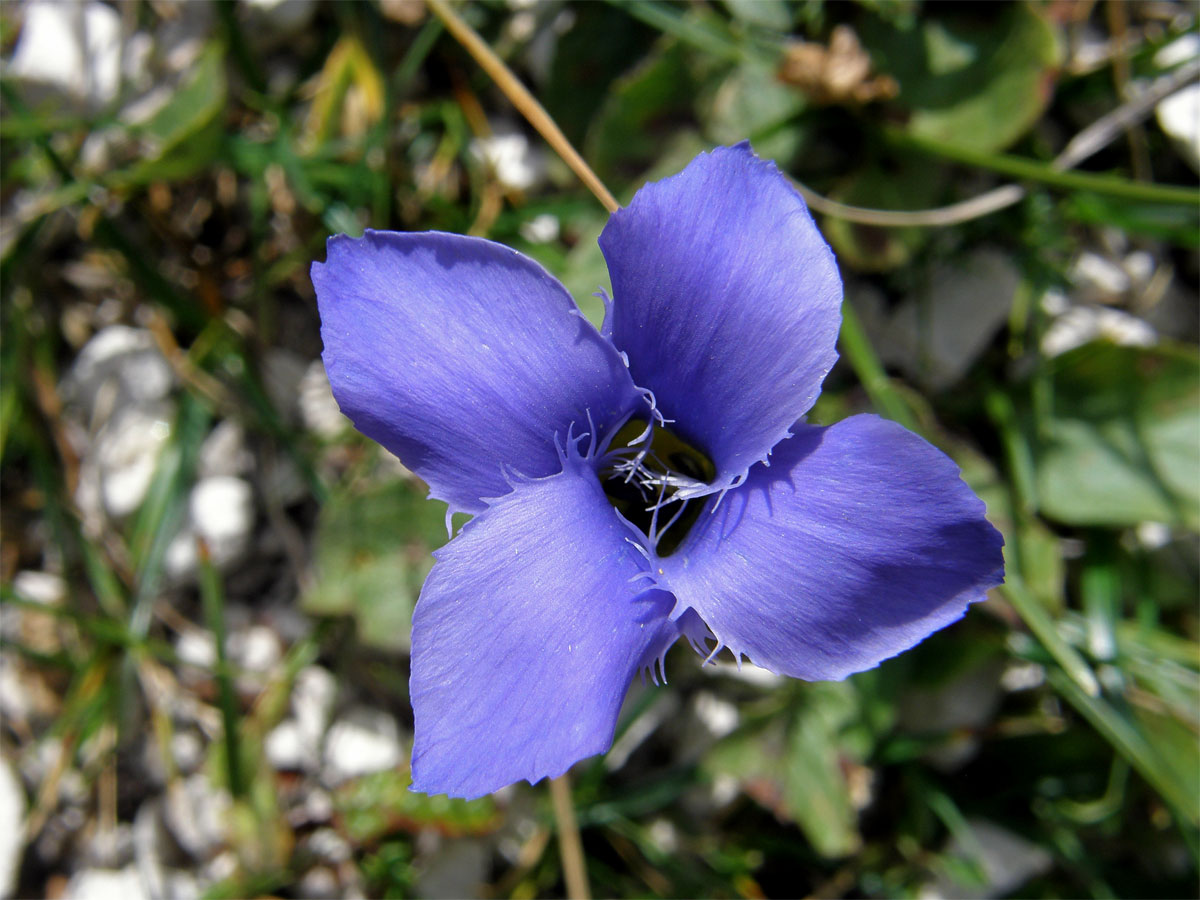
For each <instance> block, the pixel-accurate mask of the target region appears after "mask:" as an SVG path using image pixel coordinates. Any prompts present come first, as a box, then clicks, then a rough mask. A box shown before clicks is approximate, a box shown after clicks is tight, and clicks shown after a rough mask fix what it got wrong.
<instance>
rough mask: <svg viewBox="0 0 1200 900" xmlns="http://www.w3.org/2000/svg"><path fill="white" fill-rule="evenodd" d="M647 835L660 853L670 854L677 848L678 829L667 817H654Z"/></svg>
mask: <svg viewBox="0 0 1200 900" xmlns="http://www.w3.org/2000/svg"><path fill="white" fill-rule="evenodd" d="M647 836H648V837H649V838H650V841H651V843H653V844H654V846H655V847H657V848H658V851H659V852H660V853H665V854H668V855H671V854H673V853H675V852H676V851H677V850H678V849H679V829H678V828H676V827H675V825H674V824H673V823H672V822H671V821H670V820H669V819H655V820H654V821H653V822H651V823H650V828H649V829H648V832H647Z"/></svg>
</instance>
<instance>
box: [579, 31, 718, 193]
mask: <svg viewBox="0 0 1200 900" xmlns="http://www.w3.org/2000/svg"><path fill="white" fill-rule="evenodd" d="M698 87H699V85H698V84H697V82H696V81H695V79H694V78H693V77H692V73H691V71H690V69H689V66H688V56H687V49H686V48H685V47H684V45H683V44H681V43H679V42H678V41H675V40H671V39H670V38H664V39H663V40H662V41H661V42H660V43H659V44H658V45H657V46H656V48H655V49H654V50H652V51H651V52H650V53H648V54H647V55H646V56H645V57H644V58H643V59H642V61H641V62H640V63H639V64H638V65H637V66H636V67H635V68H634V69H633V70H632V71H630V72H629V73H627V74H626V75H623V76H622V77H621V78H619V79H617V80H616V81H615V82H613V86H612V89H611V91H610V92H609V94H608V97H607V99H606V100H605V102H604V105H603V106H602V107H600V111H599V113H597V115H596V117H595V118H594V119H593V120H592V125H591V127H590V128H589V129H588V135H587V140H586V141H585V143H584V156H585V157H587V159H588V160H589V162H591V164H592V167H593V168H594V169H595V170H596V173H597V174H598V175H599V176H600V177H601V178H606V179H611V178H613V176H619V175H622V174H624V175H625V176H626V177H632V176H635V175H638V174H640V173H641V172H643V171H645V170H646V169H647V168H649V167H650V166H651V165H652V164H653V163H655V162H656V161H657V160H658V158H659V156H660V154H661V151H662V145H663V142H664V140H665V139H666V138H667V137H668V136H669V135H670V134H671V133H672V132H674V131H675V130H677V126H678V122H679V120H680V119H681V118H683V119H687V118H690V117H691V106H692V101H693V99H694V97H695V95H696V91H697V90H698Z"/></svg>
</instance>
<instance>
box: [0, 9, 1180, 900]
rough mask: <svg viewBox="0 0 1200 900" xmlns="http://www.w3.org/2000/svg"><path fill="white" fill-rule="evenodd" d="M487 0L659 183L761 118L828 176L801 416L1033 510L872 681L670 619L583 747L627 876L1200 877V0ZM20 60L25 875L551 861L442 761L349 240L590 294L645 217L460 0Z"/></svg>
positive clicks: (16, 389)
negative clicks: (567, 146)
mask: <svg viewBox="0 0 1200 900" xmlns="http://www.w3.org/2000/svg"><path fill="white" fill-rule="evenodd" d="M455 8H456V9H457V10H458V12H459V14H460V15H462V16H463V17H464V18H466V19H467V20H468V21H469V22H470V23H471V24H472V25H473V26H474V27H475V28H477V29H478V30H479V31H480V33H481V34H482V35H483V36H484V38H485V39H486V40H487V41H488V43H489V44H490V46H491V47H492V48H494V50H495V51H496V53H498V54H499V55H500V56H501V57H502V58H503V59H505V60H506V61H507V62H508V63H509V65H511V66H512V67H513V68H514V70H515V71H516V72H517V74H518V75H519V76H520V77H521V79H522V80H523V81H524V82H525V83H526V84H527V85H528V86H529V87H530V89H531V90H532V91H533V93H534V94H535V96H537V97H538V98H539V99H540V100H541V101H542V102H543V103H544V105H545V106H546V108H547V109H548V111H549V112H550V114H551V115H552V116H553V118H554V119H555V120H556V121H557V122H558V123H559V125H560V126H561V127H562V129H563V130H564V131H565V132H566V134H567V136H568V137H569V138H570V139H571V140H572V141H573V142H574V143H575V144H576V146H577V147H579V148H580V150H581V152H582V153H583V155H584V156H585V158H586V159H587V160H588V161H589V162H590V163H591V165H592V166H593V167H594V168H595V169H596V171H597V172H598V173H599V175H600V176H601V178H602V179H603V180H604V181H605V182H606V184H607V185H608V187H609V188H610V189H611V190H612V191H613V192H614V193H615V194H616V195H617V196H618V198H620V199H621V200H622V201H628V199H629V197H630V196H631V195H632V192H633V191H634V190H635V189H636V187H637V186H638V185H639V184H641V183H642V182H643V181H645V180H647V179H651V178H657V177H661V176H663V175H667V174H670V173H673V172H675V171H677V170H678V169H680V168H681V167H682V166H683V165H684V164H685V163H686V162H687V161H688V160H690V159H691V157H692V156H694V155H695V154H696V153H697V152H698V151H700V150H703V149H707V148H710V147H712V146H713V145H715V144H724V143H732V142H735V141H739V140H742V139H744V138H749V139H750V140H752V141H753V143H754V146H755V148H756V150H757V151H758V152H759V154H761V155H763V156H766V157H771V158H774V159H776V160H777V161H778V162H779V165H780V166H781V168H782V169H783V170H784V171H785V172H787V173H789V174H790V175H791V176H793V177H794V178H795V179H797V180H798V181H799V182H801V183H802V184H803V185H804V186H805V190H806V191H808V194H807V195H808V196H809V197H811V198H812V200H811V202H812V205H813V208H814V210H815V211H816V212H817V214H818V219H819V222H820V225H821V227H822V230H823V231H824V233H825V234H826V236H827V237H828V239H829V240H830V242H831V243H832V244H833V246H834V248H835V250H836V251H837V254H838V257H839V260H840V262H841V265H842V272H843V276H844V278H845V282H846V295H847V304H846V309H847V319H846V325H845V327H844V329H843V334H842V340H841V345H840V349H841V353H842V361H841V362H840V363H839V365H838V367H837V368H836V369H835V370H834V371H833V373H832V374H831V375H830V377H829V379H828V381H827V384H826V390H825V393H824V394H823V396H822V398H821V401H820V403H819V404H818V406H817V408H816V409H815V410H814V412H813V415H812V419H813V420H814V421H818V422H822V423H828V422H832V421H836V420H837V419H840V418H842V417H844V416H846V415H850V414H852V413H856V412H862V411H872V410H873V411H877V412H879V413H881V414H883V415H886V416H889V417H891V418H894V419H897V420H900V421H902V422H904V423H905V424H906V425H908V426H910V427H912V428H914V429H916V430H918V431H919V432H920V433H922V434H923V435H925V436H926V437H927V438H929V439H930V440H932V441H933V442H934V443H936V444H937V445H938V446H940V447H942V448H943V449H945V450H946V452H947V453H949V454H950V455H951V456H952V457H953V458H954V459H955V460H956V461H958V463H959V464H960V465H961V466H962V468H963V471H964V476H965V477H966V479H967V480H968V481H969V482H970V483H971V485H972V486H973V487H974V488H975V489H976V490H977V491H978V492H979V494H980V495H981V496H982V497H984V498H985V500H986V501H987V504H988V508H989V514H990V518H991V520H992V521H993V522H994V523H995V524H996V525H997V526H998V527H999V528H1001V529H1002V530H1003V532H1004V535H1005V538H1006V541H1007V546H1006V551H1005V552H1006V560H1007V567H1008V582H1007V584H1006V585H1005V587H1003V588H1001V589H999V590H997V591H995V592H994V594H993V596H992V597H991V598H990V599H989V600H988V601H987V602H986V603H985V604H982V605H980V606H979V607H976V608H974V609H973V610H972V611H971V613H970V614H969V615H968V616H967V617H966V619H965V620H964V621H962V622H961V623H959V624H957V625H955V626H954V627H952V628H950V629H947V630H946V631H944V632H942V633H939V634H937V635H935V636H934V637H933V638H931V639H930V640H929V641H927V642H926V643H925V644H923V645H921V646H920V647H919V648H918V649H916V650H915V651H913V652H911V653H908V654H905V655H904V656H902V657H900V658H898V659H895V660H892V661H889V662H887V663H885V664H884V665H883V666H881V667H880V668H879V669H878V670H875V671H870V672H865V673H863V674H861V675H858V676H855V677H853V678H851V679H849V680H848V681H846V682H844V683H822V684H803V683H798V682H792V681H788V680H783V679H778V678H776V677H774V676H771V675H769V674H768V673H765V672H762V671H761V670H755V669H754V668H753V667H746V668H743V669H742V671H741V672H738V671H737V670H736V669H735V668H734V667H733V666H732V664H729V663H727V662H725V663H722V664H720V665H717V666H715V667H708V668H706V669H701V668H700V667H699V666H698V665H697V660H696V659H695V658H694V656H693V655H692V654H691V653H690V651H688V650H686V649H684V650H677V651H673V654H672V656H671V658H670V659H669V660H668V663H667V669H668V675H669V676H670V678H671V682H672V683H671V684H670V685H669V686H668V687H665V688H663V687H659V688H648V689H644V688H642V687H640V686H635V689H634V691H633V692H632V693H631V695H630V699H629V701H628V703H627V704H626V708H625V710H624V712H623V715H622V719H621V724H620V726H619V732H618V739H617V742H616V745H615V747H614V749H613V750H612V752H610V753H609V754H607V755H606V756H605V757H603V758H597V759H593V760H589V761H586V762H584V763H581V764H580V765H579V766H577V767H576V768H575V770H574V772H573V783H574V798H575V802H576V804H577V810H578V816H579V823H580V828H581V830H582V840H583V847H584V852H585V855H586V859H587V865H588V871H589V874H590V878H591V882H592V889H593V891H594V892H595V893H596V894H598V895H600V896H621V897H625V896H638V897H642V896H654V897H688V896H695V897H747V898H756V897H764V896H770V897H798V896H804V895H813V896H819V897H834V896H848V897H898V896H914V897H930V898H932V897H1001V896H1008V895H1015V896H1039V897H1074V896H1091V897H1109V896H1153V897H1161V896H1187V897H1194V896H1196V894H1197V890H1198V885H1197V854H1198V842H1197V825H1198V821H1200V812H1198V808H1200V758H1198V752H1197V741H1198V729H1200V676H1198V670H1200V651H1198V645H1197V628H1198V620H1197V580H1198V577H1200V563H1198V559H1200V541H1198V539H1197V527H1198V525H1200V485H1198V481H1200V458H1198V457H1200V413H1198V394H1200V372H1198V367H1197V335H1198V327H1200V326H1198V304H1197V289H1198V278H1200V271H1198V262H1197V248H1198V246H1200V222H1198V208H1200V207H1198V202H1197V198H1198V192H1197V177H1196V171H1197V165H1198V164H1200V160H1198V158H1197V156H1198V153H1200V135H1198V128H1200V93H1198V91H1200V88H1198V87H1197V85H1196V78H1197V71H1198V66H1200V62H1198V61H1200V35H1198V33H1197V23H1196V13H1197V7H1196V6H1195V4H1193V3H1188V2H1181V3H1174V2H1144V3H1124V2H1088V0H1052V2H1051V0H1047V2H1030V3H1010V4H1004V5H991V4H940V3H938V4H934V3H927V4H921V3H918V2H907V0H898V2H886V0H859V2H854V3H850V2H846V3H820V2H815V0H797V2H766V0H762V2H756V0H708V2H694V3H668V2H660V0H629V2H611V3H601V2H594V3H566V2H558V0H549V2H532V0H523V2H518V0H509V2H483V0H472V2H469V3H466V4H463V5H460V6H456V7H455ZM0 49H2V68H0V91H2V102H3V118H2V119H0V155H2V160H3V174H2V178H0V204H2V206H0V210H2V213H3V219H2V222H0V297H2V307H0V309H2V312H0V315H2V322H3V325H2V327H3V332H2V343H0V452H2V454H3V459H2V471H0V488H2V490H3V507H2V512H0V526H2V535H3V544H2V551H0V576H2V578H0V582H2V588H0V590H2V601H3V607H2V619H0V628H2V635H3V649H2V651H0V713H2V716H3V725H2V729H0V749H2V752H3V759H2V761H0V895H4V894H15V895H18V896H50V897H58V896H70V897H105V898H108V897H120V898H121V900H133V898H136V897H160V896H161V897H181V898H182V897H192V896H196V895H204V896H209V897H225V896H252V895H272V896H285V897H288V896H304V897H341V896H362V895H367V896H379V897H410V896H411V897H415V896H428V897H468V896H486V897H504V896H513V897H535V896H555V895H560V894H561V893H562V891H563V890H564V885H563V881H562V874H561V870H562V867H561V865H560V860H559V855H558V849H557V845H556V843H555V841H554V840H553V836H554V830H555V828H556V825H555V820H554V818H553V816H552V814H551V810H550V803H549V800H548V797H547V795H546V793H545V791H544V789H543V787H542V786H538V787H537V788H531V787H530V786H528V785H524V784H522V785H517V786H514V787H512V788H510V789H507V790H505V791H502V792H500V793H499V794H498V795H496V796H495V797H492V798H486V799H483V800H480V801H475V802H470V803H466V802H460V801H447V800H446V799H445V798H444V797H426V796H423V795H419V794H412V793H409V792H408V791H407V787H406V786H407V783H408V774H407V758H408V750H409V747H410V742H411V728H412V718H411V711H410V709H409V706H408V701H407V665H408V663H407V650H408V633H409V622H410V615H411V612H412V607H413V604H414V602H415V598H416V596H417V594H418V591H419V589H420V585H421V582H422V580H423V578H424V576H425V574H426V572H427V571H428V569H429V567H430V565H431V559H430V556H429V552H430V550H431V549H432V548H433V547H435V546H437V545H438V544H440V543H441V542H443V541H444V540H445V531H444V528H443V524H442V516H443V507H441V506H440V504H436V503H433V502H426V501H425V500H424V499H423V497H424V488H423V486H422V485H421V484H419V483H417V482H416V481H415V479H414V478H413V477H412V476H411V475H410V474H409V473H407V472H406V471H405V470H404V469H403V468H402V467H401V466H400V465H399V464H398V463H397V462H396V460H394V459H392V458H390V457H389V456H388V455H387V454H386V453H384V452H383V451H381V450H380V449H379V448H378V447H376V446H375V445H373V444H372V443H370V442H369V441H367V440H365V439H363V438H361V437H360V436H358V435H357V434H356V433H354V432H353V431H352V430H351V429H350V428H348V427H347V423H346V421H345V420H344V419H342V418H341V416H340V414H339V413H338V412H337V409H336V405H334V404H333V401H332V397H331V395H330V393H329V388H328V383H327V381H326V380H325V376H324V371H323V369H322V367H321V363H320V358H319V354H320V349H321V346H320V339H319V335H318V320H317V314H316V306H315V302H314V296H313V289H312V286H311V284H310V282H309V277H308V268H309V264H310V262H311V261H313V260H314V259H322V258H323V255H324V246H323V245H324V241H325V238H326V237H327V236H328V235H330V234H332V233H337V232H349V233H352V234H357V233H361V231H362V229H363V228H365V227H375V228H394V229H405V230H419V229H440V230H445V231H452V232H462V233H469V234H476V235H484V236H487V237H489V238H492V239H494V240H498V241H502V242H504V243H506V244H509V245H511V246H513V247H516V248H518V249H519V250H521V251H522V252H524V253H526V254H528V255H530V256H532V257H534V258H536V259H537V260H539V261H540V262H542V263H543V264H544V265H545V266H546V267H547V268H548V269H549V270H550V271H551V272H553V273H554V274H555V275H557V276H558V277H560V278H561V279H563V281H564V282H565V283H566V284H567V286H568V288H569V289H570V290H571V291H572V292H573V294H574V295H575V297H576V298H577V300H578V301H579V302H580V304H581V306H583V307H584V309H585V311H587V312H588V313H589V315H592V316H595V315H596V314H597V312H598V304H597V302H596V301H595V300H594V299H593V298H592V296H591V295H592V293H593V292H594V291H595V290H596V289H597V288H598V287H600V286H602V285H603V286H604V287H606V288H607V287H608V283H607V274H606V272H605V269H604V266H603V260H602V259H601V256H600V253H599V251H598V249H597V246H596V237H597V235H598V233H599V231H600V229H601V228H602V227H603V224H604V222H605V218H606V216H605V213H604V211H603V209H602V208H601V207H600V205H599V204H598V203H597V202H596V200H595V199H594V198H593V197H592V196H591V195H590V194H588V193H587V192H586V191H585V190H584V189H583V188H582V187H581V186H580V185H579V183H578V182H577V181H576V180H574V178H573V177H572V176H571V175H570V174H569V171H568V170H567V169H566V167H565V166H564V165H563V164H562V163H561V162H560V161H559V160H558V159H557V158H556V157H555V156H554V155H553V154H552V153H551V152H550V151H549V150H548V148H547V147H546V146H545V145H544V144H543V143H542V141H541V140H540V138H538V137H537V136H536V135H535V134H534V133H533V132H532V131H531V130H530V128H529V127H528V126H527V125H525V124H524V123H523V122H522V121H521V120H520V118H519V116H518V115H517V113H516V112H515V110H514V109H513V108H512V106H511V105H510V104H509V102H508V101H507V100H506V99H505V98H504V97H503V96H502V95H501V94H500V93H499V91H498V90H497V89H496V87H495V85H494V84H493V83H492V82H491V81H490V80H489V78H488V77H487V76H486V75H484V74H483V72H482V71H481V70H480V69H479V67H478V66H477V65H476V63H475V62H474V61H473V60H472V59H471V58H470V57H469V56H467V54H466V53H465V52H464V51H463V50H462V48H461V47H460V46H459V45H458V44H457V43H456V42H455V41H454V40H453V39H452V38H451V37H450V36H449V35H448V34H447V33H446V31H445V30H444V27H443V25H442V24H441V23H440V22H439V20H438V19H437V18H435V17H433V16H432V15H430V13H429V10H427V9H426V8H425V6H424V5H423V4H422V3H421V2H420V0H363V2H343V3H316V2H308V0H282V2H277V0H243V2H236V3H233V2H230V3H217V4H209V3H203V2H185V3H179V2H169V0H145V2H132V0H129V2H117V3H101V2H97V0H87V2H47V0H33V2H21V3H18V2H6V3H3V4H0ZM1114 112H1115V113H1119V115H1118V116H1117V117H1116V118H1113V117H1112V116H1111V114H1113V113H1114ZM1097 121H1099V125H1098V126H1097V127H1096V128H1090V129H1089V127H1088V126H1090V125H1092V123H1095V122H1097ZM1064 152H1065V156H1064ZM864 208H865V209H864ZM879 210H884V211H885V212H884V213H883V214H880V213H879V212H878V211H879ZM887 210H895V211H910V212H911V211H917V214H916V215H914V216H903V215H902V216H894V215H892V216H889V215H888V214H887V213H886V211H887ZM675 653H678V655H675Z"/></svg>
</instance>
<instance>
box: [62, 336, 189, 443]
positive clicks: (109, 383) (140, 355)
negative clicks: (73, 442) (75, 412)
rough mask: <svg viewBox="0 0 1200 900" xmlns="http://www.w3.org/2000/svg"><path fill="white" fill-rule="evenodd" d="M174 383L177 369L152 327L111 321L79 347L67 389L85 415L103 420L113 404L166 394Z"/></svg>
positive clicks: (145, 400) (115, 406) (141, 402)
mask: <svg viewBox="0 0 1200 900" xmlns="http://www.w3.org/2000/svg"><path fill="white" fill-rule="evenodd" d="M174 385H175V374H174V372H172V371H171V366H170V364H169V363H168V362H167V360H166V358H165V357H164V356H163V355H162V353H161V352H159V349H158V345H157V344H155V343H154V336H153V335H151V334H150V332H149V331H146V330H145V329H143V328H130V327H129V326H128V325H109V326H108V327H107V328H104V329H102V330H101V331H98V332H97V333H96V334H95V335H93V336H92V339H91V340H89V341H88V342H87V343H86V344H85V345H84V347H83V349H82V350H80V351H79V355H78V356H76V357H75V362H74V363H72V364H71V369H70V371H69V372H68V373H67V376H66V378H64V379H63V385H62V392H63V396H64V399H66V400H67V401H68V402H72V403H74V404H76V405H78V406H80V407H81V408H82V410H83V412H84V415H85V416H87V417H88V418H92V417H98V418H100V419H102V420H103V419H107V418H108V416H109V415H110V414H111V412H112V410H114V409H119V408H122V407H125V406H129V405H145V404H147V403H149V402H150V401H153V400H161V399H163V398H165V397H166V396H167V395H168V394H169V393H170V392H171V389H172V388H173V387H174ZM101 400H103V401H106V402H104V403H100V402H99V401H101Z"/></svg>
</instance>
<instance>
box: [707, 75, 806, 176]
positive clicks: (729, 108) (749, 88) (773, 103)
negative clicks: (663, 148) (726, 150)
mask: <svg viewBox="0 0 1200 900" xmlns="http://www.w3.org/2000/svg"><path fill="white" fill-rule="evenodd" d="M699 106H700V109H699V113H700V117H701V119H702V120H703V121H705V122H706V124H707V132H708V134H709V136H711V138H712V139H713V142H714V143H717V144H736V143H737V142H738V141H743V140H747V139H751V140H753V141H754V149H755V152H757V153H758V154H759V155H760V156H763V157H765V158H768V159H778V160H780V161H785V160H787V159H790V158H791V157H792V156H794V155H795V153H796V151H797V149H798V148H799V145H800V133H799V131H798V130H797V129H796V128H794V127H783V128H781V127H780V126H781V125H783V124H784V123H787V122H790V121H791V120H793V119H795V117H796V116H797V115H798V114H799V113H800V112H801V110H803V109H804V106H805V99H804V95H803V94H802V93H801V92H800V91H798V90H795V89H794V88H792V87H789V86H788V85H785V84H783V83H782V82H781V81H780V80H779V78H778V77H776V74H775V61H774V60H773V59H764V58H761V57H754V58H748V59H746V60H745V61H744V62H742V63H740V64H739V65H738V67H737V68H736V69H734V70H733V72H731V73H729V75H728V76H725V77H722V78H720V79H719V80H718V81H717V82H716V84H715V87H714V89H713V90H712V91H711V93H709V94H708V95H707V96H706V97H705V98H704V99H703V100H702V101H701V102H700V104H699ZM760 135H761V137H760Z"/></svg>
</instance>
